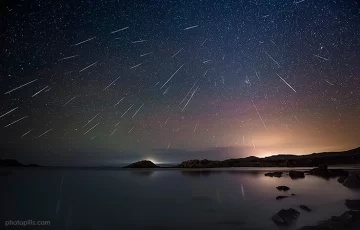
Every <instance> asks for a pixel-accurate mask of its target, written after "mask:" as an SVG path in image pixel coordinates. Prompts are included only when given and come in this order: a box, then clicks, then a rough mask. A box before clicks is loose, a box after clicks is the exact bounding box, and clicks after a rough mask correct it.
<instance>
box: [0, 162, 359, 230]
mask: <svg viewBox="0 0 360 230" xmlns="http://www.w3.org/2000/svg"><path fill="white" fill-rule="evenodd" d="M256 170H259V169H256ZM272 170H274V169H272ZM265 171H268V170H267V169H262V170H260V171H253V170H251V169H247V170H246V169H236V170H235V169H231V170H227V169H225V170H211V171H206V172H205V171H203V170H183V171H182V170H175V169H168V170H165V169H159V170H135V169H134V170H76V169H71V170H63V169H16V170H13V173H12V175H10V176H0V182H1V191H0V195H1V197H2V198H3V199H1V200H0V202H1V203H0V206H1V207H2V209H3V210H2V211H1V213H2V214H0V215H1V216H2V217H1V221H2V223H4V221H5V220H34V221H37V220H45V221H46V220H50V221H51V226H50V227H48V226H47V227H39V226H37V227H33V228H31V227H26V228H24V227H22V228H21V229H59V230H60V229H61V230H64V229H117V230H121V229H131V230H136V229H145V230H146V229H154V230H155V229H156V230H161V229H171V230H173V229H222V230H223V229H224V230H226V229H229V230H230V229H254V230H255V229H266V230H268V229H270V230H271V229H279V227H278V226H277V225H275V224H274V223H273V222H272V220H271V216H272V215H273V214H274V213H276V212H277V211H279V210H280V209H283V208H286V209H287V208H295V209H297V210H298V211H300V213H301V214H300V217H299V219H298V221H297V223H296V224H295V225H293V226H291V227H289V228H285V229H297V228H299V227H301V226H304V225H312V224H316V222H318V221H320V220H324V219H328V218H329V217H330V216H332V215H340V214H341V213H343V212H344V211H346V210H347V209H346V207H345V205H344V201H345V199H356V198H360V191H359V190H350V189H348V188H345V187H343V186H342V185H341V184H339V183H338V182H337V181H336V180H334V179H330V180H324V179H321V178H318V177H314V176H306V178H305V179H299V180H291V179H290V177H288V176H285V177H282V178H269V177H265V176H264V175H263V173H264V172H265ZM62 178H63V184H62V186H61V181H62ZM279 185H286V186H288V187H290V191H289V192H288V193H285V192H280V191H278V190H277V189H276V186H279ZM291 193H295V194H296V196H292V197H289V198H286V199H283V200H275V197H276V196H279V195H284V194H288V195H290V194H291ZM301 204H304V205H307V206H309V207H310V208H312V209H313V212H311V213H307V212H305V211H302V210H301V209H299V208H298V206H299V205H301ZM3 226H4V224H1V227H3ZM0 229H1V228H0ZM9 229H12V228H9Z"/></svg>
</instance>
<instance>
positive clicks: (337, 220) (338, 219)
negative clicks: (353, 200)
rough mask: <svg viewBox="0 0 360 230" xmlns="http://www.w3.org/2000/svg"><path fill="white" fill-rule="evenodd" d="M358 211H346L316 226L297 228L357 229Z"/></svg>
mask: <svg viewBox="0 0 360 230" xmlns="http://www.w3.org/2000/svg"><path fill="white" fill-rule="evenodd" d="M359 229H360V212H359V211H346V212H344V213H343V214H342V215H341V216H333V217H331V218H330V219H329V220H326V221H323V222H321V223H319V224H318V225H316V226H305V227H302V228H299V229H298V230H359Z"/></svg>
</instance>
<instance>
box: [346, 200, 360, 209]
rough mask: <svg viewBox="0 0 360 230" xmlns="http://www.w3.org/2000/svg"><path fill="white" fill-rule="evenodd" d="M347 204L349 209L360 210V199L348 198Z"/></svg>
mask: <svg viewBox="0 0 360 230" xmlns="http://www.w3.org/2000/svg"><path fill="white" fill-rule="evenodd" d="M345 205H346V206H347V207H348V209H351V210H358V211H360V200H346V201H345Z"/></svg>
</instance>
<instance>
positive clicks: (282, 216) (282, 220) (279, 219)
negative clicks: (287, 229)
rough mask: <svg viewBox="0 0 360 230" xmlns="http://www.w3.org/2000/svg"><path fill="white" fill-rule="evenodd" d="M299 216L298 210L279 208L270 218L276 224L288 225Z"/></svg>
mask: <svg viewBox="0 0 360 230" xmlns="http://www.w3.org/2000/svg"><path fill="white" fill-rule="evenodd" d="M299 216H300V212H298V211H297V210H295V209H293V208H290V209H287V210H286V209H281V210H280V211H279V212H277V213H276V214H275V215H273V216H272V220H273V221H274V222H275V223H277V224H282V225H290V224H292V223H293V222H295V221H296V220H297V219H298V218H299Z"/></svg>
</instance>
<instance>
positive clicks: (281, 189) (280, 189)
mask: <svg viewBox="0 0 360 230" xmlns="http://www.w3.org/2000/svg"><path fill="white" fill-rule="evenodd" d="M276 188H277V190H279V191H284V192H286V191H288V190H290V188H289V187H288V186H283V185H282V186H277V187H276Z"/></svg>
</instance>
